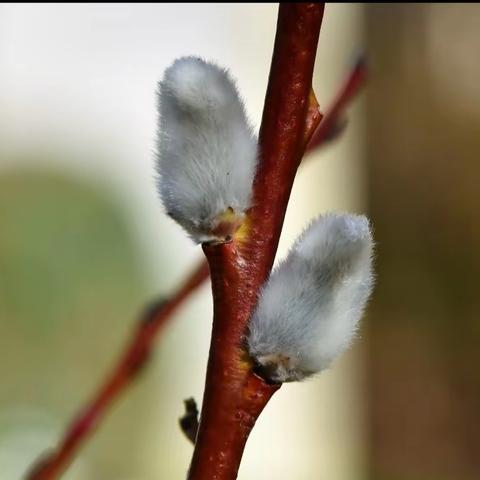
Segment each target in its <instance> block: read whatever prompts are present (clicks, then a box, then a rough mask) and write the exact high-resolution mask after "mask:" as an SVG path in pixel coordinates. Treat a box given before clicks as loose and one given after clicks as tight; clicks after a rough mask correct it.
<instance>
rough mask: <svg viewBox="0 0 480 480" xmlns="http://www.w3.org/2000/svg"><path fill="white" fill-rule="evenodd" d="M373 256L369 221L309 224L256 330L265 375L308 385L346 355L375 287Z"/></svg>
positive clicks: (266, 298) (278, 275)
mask: <svg viewBox="0 0 480 480" xmlns="http://www.w3.org/2000/svg"><path fill="white" fill-rule="evenodd" d="M372 249H373V241H372V234H371V231H370V226H369V222H368V219H367V218H366V217H365V216H363V215H350V214H327V215H324V216H321V217H319V218H317V219H316V220H314V221H313V222H312V223H311V224H310V226H309V227H308V228H307V229H306V230H305V232H304V233H303V234H302V235H301V236H300V237H299V238H298V239H297V241H296V242H295V244H294V246H293V248H292V250H291V251H290V253H289V255H288V256H287V258H286V259H285V260H284V261H283V262H282V263H280V265H279V266H278V268H276V269H275V270H274V271H273V272H272V274H271V276H270V278H269V280H268V281H267V282H266V284H265V285H264V287H263V289H262V291H261V294H260V298H259V300H258V304H257V307H256V310H255V312H254V314H253V316H252V319H251V322H250V325H249V333H248V348H249V351H250V355H251V356H252V357H253V359H254V360H255V362H256V364H257V366H258V372H259V374H260V375H262V376H263V377H264V378H266V379H268V380H270V381H272V382H289V381H295V380H302V379H303V378H305V377H308V376H310V375H313V374H315V373H318V372H320V371H322V370H324V369H326V368H327V367H329V366H330V364H331V363H332V361H333V360H334V359H335V358H336V357H338V356H339V355H340V354H341V353H342V352H343V351H345V350H346V348H347V347H348V346H349V344H350V343H351V341H352V339H353V338H354V337H355V334H356V331H357V326H358V322H359V320H360V318H361V316H362V313H363V310H364V308H365V305H366V303H367V300H368V297H369V296H370V293H371V290H372V287H373V274H372Z"/></svg>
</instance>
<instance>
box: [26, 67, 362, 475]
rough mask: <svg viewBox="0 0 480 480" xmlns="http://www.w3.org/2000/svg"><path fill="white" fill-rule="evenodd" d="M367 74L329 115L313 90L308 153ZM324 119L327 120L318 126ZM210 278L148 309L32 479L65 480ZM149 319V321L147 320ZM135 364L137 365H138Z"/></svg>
mask: <svg viewBox="0 0 480 480" xmlns="http://www.w3.org/2000/svg"><path fill="white" fill-rule="evenodd" d="M365 74H366V68H365V63H364V62H363V61H359V62H357V64H356V65H355V66H354V68H353V69H352V70H351V71H350V72H349V74H348V77H347V78H346V80H345V81H344V83H343V85H342V87H341V89H340V90H339V92H338V94H337V95H336V97H335V100H334V102H333V104H332V105H331V106H330V108H328V110H327V113H326V115H325V116H324V117H323V119H322V115H321V114H320V112H319V110H318V104H317V102H316V99H315V96H314V94H313V91H311V93H310V95H311V96H310V99H309V100H310V101H309V110H308V114H307V122H306V127H305V136H304V143H305V144H307V143H308V142H309V138H310V137H311V136H312V133H313V132H315V133H314V135H313V137H312V139H311V140H310V142H309V143H308V147H307V151H308V152H311V151H313V150H315V149H317V148H319V147H321V146H323V145H324V143H325V142H326V141H328V140H330V139H331V137H332V132H333V131H335V130H336V126H337V125H338V124H339V121H340V119H341V118H342V115H343V113H344V110H345V108H346V107H347V106H348V104H349V103H350V102H351V100H352V99H353V98H354V97H355V96H356V95H357V94H358V92H359V90H360V89H361V87H362V86H363V84H364V82H365V77H366V75H365ZM320 120H321V123H320V125H319V126H318V122H320ZM317 126H318V128H317ZM315 129H316V130H315ZM207 278H208V266H207V262H202V264H201V265H199V266H198V267H197V268H196V269H195V270H194V271H193V272H192V274H191V275H190V276H189V277H188V278H187V279H186V280H185V282H184V284H183V285H182V286H181V287H180V288H179V290H178V291H177V292H175V293H174V294H173V295H172V297H171V298H170V299H169V300H167V301H164V302H158V303H157V304H156V305H155V306H154V307H153V308H152V309H151V310H150V312H147V313H146V314H145V315H144V316H143V317H142V318H141V319H140V321H139V323H138V324H139V327H137V329H136V330H135V331H134V334H133V335H132V338H131V339H130V341H129V342H128V344H127V345H126V348H125V349H124V351H123V352H124V353H123V354H122V355H121V357H120V358H119V360H118V362H117V363H116V365H115V367H114V369H113V371H112V372H111V373H110V375H108V377H107V378H106V379H105V380H104V381H103V382H102V384H101V386H100V388H99V389H98V391H97V393H96V394H95V395H94V396H93V397H92V399H91V400H90V402H88V403H87V404H86V406H85V407H84V408H83V410H82V411H81V412H80V413H79V414H78V415H77V416H76V417H75V419H74V420H73V421H72V422H71V423H70V425H69V426H68V428H67V429H66V431H65V434H64V437H63V439H62V440H61V442H60V443H59V445H58V447H57V449H56V450H54V451H53V452H51V453H47V454H46V455H45V456H44V457H42V459H41V460H40V461H39V462H38V463H36V464H35V465H34V467H33V468H32V470H31V472H30V474H29V475H28V476H27V477H26V478H27V480H54V479H57V478H59V476H60V475H61V473H62V472H63V471H64V470H65V468H66V467H67V466H68V465H69V464H70V462H71V461H72V459H73V458H74V456H75V454H76V453H77V451H78V449H79V448H80V447H81V446H82V445H83V443H85V441H86V440H87V439H88V436H89V435H91V434H92V433H93V431H94V429H95V428H98V426H99V425H100V423H101V421H102V420H103V418H104V417H105V415H106V413H107V411H108V410H109V408H111V406H112V405H113V403H114V401H115V400H116V398H117V397H118V396H119V395H120V394H121V393H123V392H124V391H125V390H126V389H127V387H128V386H129V385H130V384H131V383H132V382H133V381H134V379H135V378H136V377H137V375H138V373H139V372H140V371H141V369H140V368H138V367H139V366H140V365H143V364H144V362H145V360H146V358H147V357H148V354H149V352H150V351H151V349H152V345H153V342H154V340H155V339H156V337H157V336H158V334H159V332H160V331H162V328H161V327H163V326H164V324H165V323H166V322H167V321H168V320H170V319H171V318H172V317H173V313H174V312H175V311H176V310H177V308H178V307H179V306H180V304H181V303H182V302H183V301H185V299H186V298H187V297H188V296H189V295H190V294H191V293H192V292H193V291H194V290H195V289H196V288H197V287H198V286H199V285H200V284H201V283H203V281H205V280H206V279H207ZM147 318H148V319H149V320H148V321H146V319H147ZM146 324H148V326H147V325H146ZM134 365H137V368H135V367H134Z"/></svg>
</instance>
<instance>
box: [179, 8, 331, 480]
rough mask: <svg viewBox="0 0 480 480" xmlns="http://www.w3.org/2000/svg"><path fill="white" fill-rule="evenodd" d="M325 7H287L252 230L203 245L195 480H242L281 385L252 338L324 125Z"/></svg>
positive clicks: (262, 138) (249, 223) (262, 140)
mask: <svg viewBox="0 0 480 480" xmlns="http://www.w3.org/2000/svg"><path fill="white" fill-rule="evenodd" d="M323 8H324V6H323V4H320V3H283V4H280V7H279V13H278V23H277V34H276V38H275V45H274V50H273V57H272V65H271V69H270V77H269V82H268V88H267V94H266V98H265V107H264V111H263V118H262V124H261V127H260V135H259V150H260V162H259V167H258V171H257V174H256V177H255V181H254V187H253V202H252V204H253V206H252V208H251V210H250V212H249V214H248V218H247V220H246V225H245V229H246V233H245V232H243V233H242V234H241V235H238V236H236V237H235V238H234V239H233V241H232V242H230V243H224V244H217V245H204V246H203V249H204V252H205V255H206V257H207V260H208V263H209V266H210V273H211V278H212V292H213V301H214V316H213V329H212V341H211V346H210V354H209V361H208V368H207V378H206V383H205V393H204V398H203V408H202V415H201V419H200V425H199V430H198V435H197V440H196V445H195V450H194V453H193V458H192V463H191V465H190V471H189V475H188V479H189V480H211V479H215V480H233V479H235V478H236V476H237V472H238V468H239V466H240V461H241V458H242V454H243V450H244V448H245V443H246V441H247V438H248V436H249V433H250V431H251V429H252V428H253V425H254V424H255V421H256V419H257V418H258V416H259V415H260V413H261V411H262V410H263V408H264V407H265V405H266V404H267V402H268V401H269V399H270V398H271V396H272V395H273V393H274V392H275V391H276V390H277V389H278V388H279V387H280V385H269V384H267V383H266V382H264V381H263V380H262V379H261V378H259V377H257V376H256V375H255V374H254V372H253V368H254V366H253V364H252V362H251V360H250V358H249V357H248V353H247V352H246V349H245V346H244V336H245V332H246V328H247V324H248V321H249V319H250V316H251V314H252V310H253V308H254V306H255V303H256V300H257V295H258V292H259V289H260V287H261V286H262V284H263V283H264V281H265V280H266V278H267V276H268V274H269V272H270V269H271V267H272V264H273V261H274V258H275V253H276V250H277V246H278V240H279V237H280V232H281V229H282V225H283V219H284V216H285V211H286V208H287V203H288V199H289V196H290V191H291V188H292V185H293V180H294V177H295V173H296V170H297V167H298V165H299V164H300V160H301V158H302V155H303V152H304V148H305V140H306V139H308V134H307V132H306V129H310V128H311V129H313V128H314V127H316V125H314V122H311V121H310V119H309V115H308V114H309V93H310V91H311V82H312V74H313V66H314V62H315V54H316V50H317V42H318V36H319V33H320V25H321V23H322V17H323ZM310 103H311V99H310ZM310 111H311V109H310ZM318 120H320V116H319V115H318Z"/></svg>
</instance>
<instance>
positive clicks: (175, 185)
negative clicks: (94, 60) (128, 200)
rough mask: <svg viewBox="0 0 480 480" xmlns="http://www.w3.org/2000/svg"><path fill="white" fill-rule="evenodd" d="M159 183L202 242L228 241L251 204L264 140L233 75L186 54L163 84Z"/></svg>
mask: <svg viewBox="0 0 480 480" xmlns="http://www.w3.org/2000/svg"><path fill="white" fill-rule="evenodd" d="M159 102H160V105H159V113H160V123H159V135H158V150H157V171H158V173H159V181H158V188H159V191H160V196H161V198H162V201H163V204H164V206H165V209H166V211H167V213H168V214H169V215H170V216H171V217H172V218H173V219H174V220H176V221H177V222H178V223H179V224H180V225H181V226H182V227H183V228H184V229H185V230H186V231H187V232H188V233H189V235H190V236H191V238H192V239H193V240H194V241H195V242H197V243H201V242H208V241H224V240H226V239H228V238H229V237H231V235H233V233H235V231H236V229H237V228H238V227H239V226H240V224H241V223H242V221H243V217H244V212H245V211H246V210H247V208H248V207H249V206H250V200H251V190H252V183H253V177H254V175H255V167H256V163H257V139H256V137H255V135H254V134H253V131H252V128H251V126H250V125H249V123H248V120H247V117H246V114H245V109H244V106H243V103H242V101H241V99H240V97H239V94H238V92H237V89H236V87H235V83H234V81H233V80H232V78H231V77H230V75H229V73H228V72H227V71H226V70H225V69H223V68H220V67H218V66H217V65H215V64H213V63H209V62H206V61H204V60H202V59H200V58H196V57H183V58H179V59H177V60H175V62H174V63H173V64H172V65H171V66H170V67H169V68H168V69H167V70H166V71H165V74H164V77H163V79H162V81H161V82H160V84H159Z"/></svg>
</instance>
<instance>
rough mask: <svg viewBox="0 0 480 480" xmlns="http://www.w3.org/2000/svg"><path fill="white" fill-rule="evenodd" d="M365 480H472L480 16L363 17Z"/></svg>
mask: <svg viewBox="0 0 480 480" xmlns="http://www.w3.org/2000/svg"><path fill="white" fill-rule="evenodd" d="M366 13H367V35H368V49H369V57H370V61H371V70H372V71H371V78H370V83H369V88H368V94H367V105H368V107H367V109H368V151H367V158H368V162H369V164H368V168H369V171H368V174H369V198H370V212H371V215H372V219H373V223H374V227H375V230H376V239H377V241H378V247H377V252H378V261H377V271H378V285H377V289H376V292H375V295H374V301H373V302H372V305H371V308H370V309H369V326H368V329H369V347H370V357H369V365H368V371H369V372H370V385H369V387H370V389H369V394H370V425H371V447H370V448H371V450H370V465H371V475H370V476H369V478H373V479H378V480H380V479H382V480H383V479H389V480H390V479H392V480H394V479H402V480H410V479H419V480H420V479H421V480H428V479H441V480H443V479H445V480H447V479H452V480H469V479H478V478H480V221H479V220H480V62H479V61H478V59H479V52H480V5H478V4H477V5H466V4H463V5H462V4H455V5H454V4H450V5H441V4H436V5H435V4H431V5H429V4H384V5H382V4H369V5H368V6H367V8H366Z"/></svg>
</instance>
